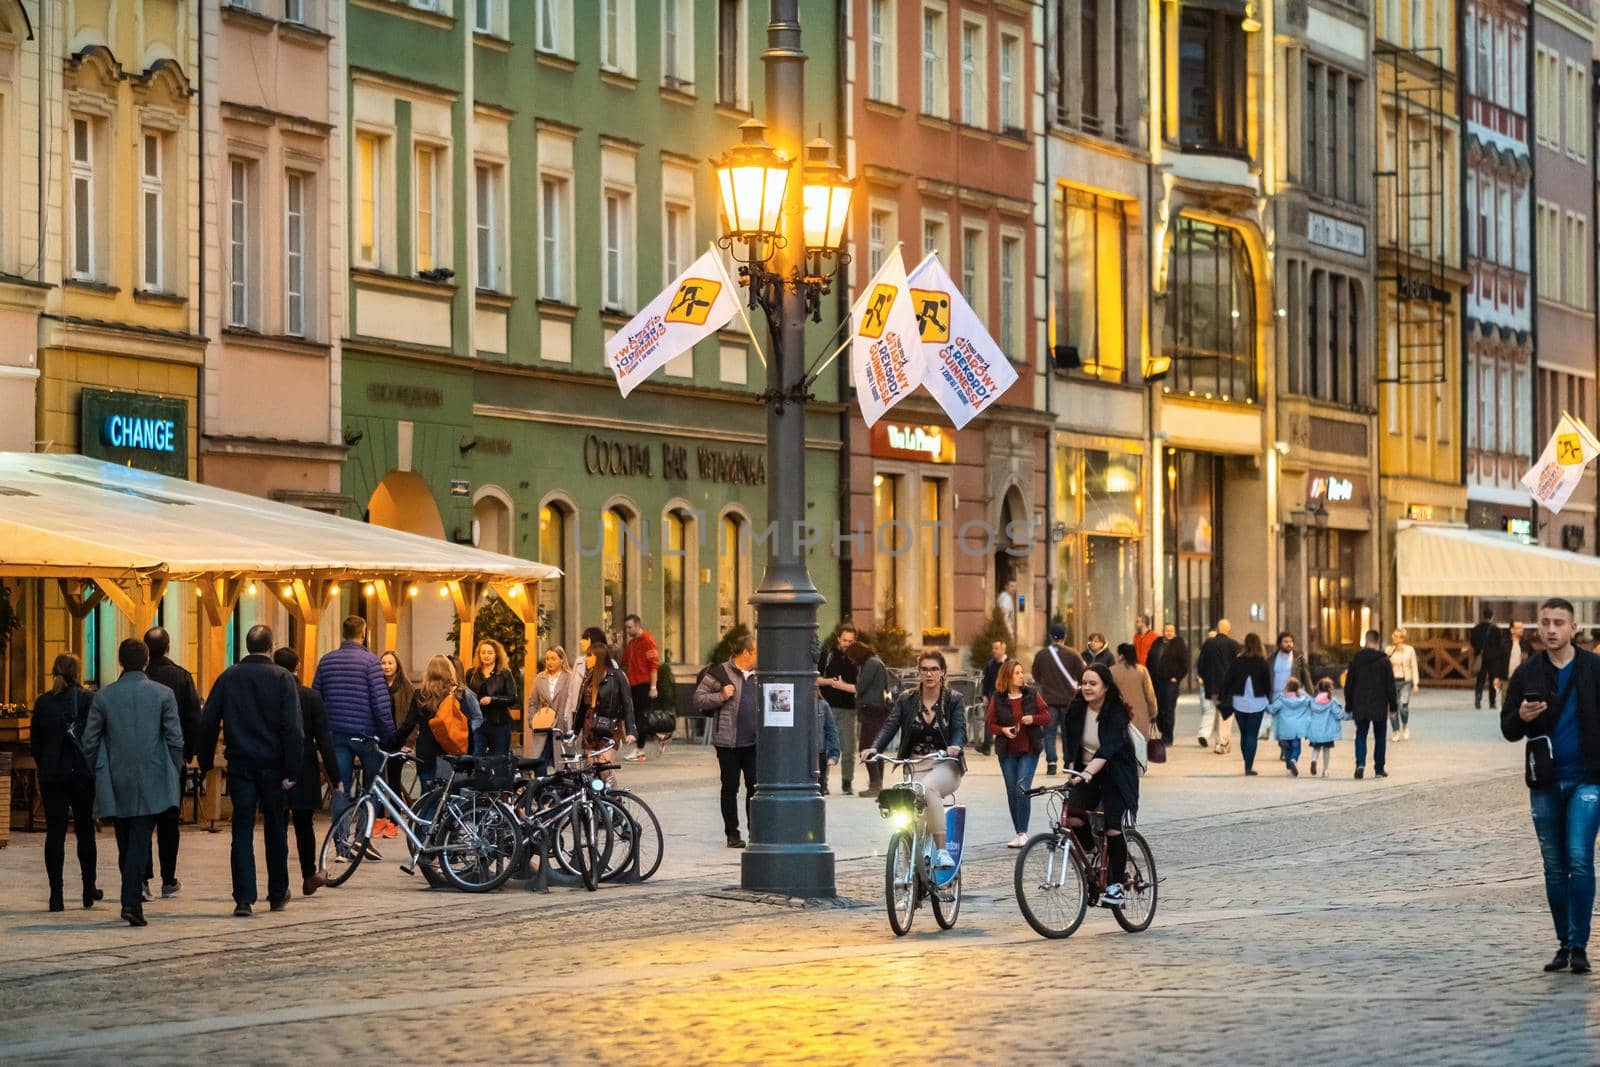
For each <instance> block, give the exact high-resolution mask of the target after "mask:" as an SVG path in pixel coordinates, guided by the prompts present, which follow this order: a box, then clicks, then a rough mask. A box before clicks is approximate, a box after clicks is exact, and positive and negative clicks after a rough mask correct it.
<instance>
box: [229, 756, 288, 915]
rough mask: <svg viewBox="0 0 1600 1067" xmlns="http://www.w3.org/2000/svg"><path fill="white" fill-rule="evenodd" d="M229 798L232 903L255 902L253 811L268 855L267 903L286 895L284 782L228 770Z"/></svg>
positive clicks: (268, 775) (263, 774) (272, 776)
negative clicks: (259, 824)
mask: <svg viewBox="0 0 1600 1067" xmlns="http://www.w3.org/2000/svg"><path fill="white" fill-rule="evenodd" d="M228 798H229V799H230V800H232V801H233V851H232V853H231V859H232V867H233V902H234V903H235V904H254V903H255V902H256V841H255V837H256V809H257V808H260V809H261V835H262V837H263V838H264V839H265V843H266V851H267V901H268V903H277V902H278V901H281V900H284V899H285V898H286V897H288V895H289V836H288V831H289V811H288V807H287V799H286V798H285V796H284V793H283V780H282V779H281V778H279V777H278V776H277V773H276V772H267V771H258V770H254V769H252V768H245V767H238V766H233V767H229V768H228Z"/></svg>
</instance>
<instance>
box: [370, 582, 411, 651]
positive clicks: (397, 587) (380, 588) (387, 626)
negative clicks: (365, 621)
mask: <svg viewBox="0 0 1600 1067" xmlns="http://www.w3.org/2000/svg"><path fill="white" fill-rule="evenodd" d="M372 592H373V597H374V599H376V600H377V602H378V614H379V615H380V616H382V617H383V631H382V634H381V636H379V639H378V640H377V641H375V642H370V643H369V647H372V651H374V652H376V653H378V654H379V655H382V654H383V653H385V652H390V651H393V650H394V649H396V648H398V647H399V645H400V610H401V609H402V608H404V607H405V606H406V582H405V580H404V579H402V578H374V579H373V580H372Z"/></svg>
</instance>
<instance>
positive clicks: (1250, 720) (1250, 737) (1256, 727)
mask: <svg viewBox="0 0 1600 1067" xmlns="http://www.w3.org/2000/svg"><path fill="white" fill-rule="evenodd" d="M1266 714H1267V713H1266V712H1264V711H1236V712H1234V713H1233V717H1234V718H1235V719H1238V720H1239V755H1241V756H1243V757H1244V769H1245V770H1247V771H1248V770H1251V769H1252V768H1254V767H1255V764H1256V744H1257V742H1259V741H1260V740H1261V720H1262V719H1264V718H1266Z"/></svg>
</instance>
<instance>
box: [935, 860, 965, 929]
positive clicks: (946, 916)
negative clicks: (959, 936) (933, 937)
mask: <svg viewBox="0 0 1600 1067" xmlns="http://www.w3.org/2000/svg"><path fill="white" fill-rule="evenodd" d="M932 896H933V920H934V922H936V923H938V924H939V929H941V930H948V929H950V928H951V927H953V926H955V924H956V916H958V915H960V914H961V872H960V871H957V872H956V873H955V876H954V877H953V878H951V879H950V880H949V881H948V882H946V883H945V884H944V885H941V886H936V887H935V888H934V890H933V894H932ZM947 896H948V897H949V898H950V899H948V900H946V899H945V897H947Z"/></svg>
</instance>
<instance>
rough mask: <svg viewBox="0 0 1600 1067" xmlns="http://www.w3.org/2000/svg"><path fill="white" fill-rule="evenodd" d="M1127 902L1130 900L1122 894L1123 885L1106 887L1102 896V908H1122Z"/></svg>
mask: <svg viewBox="0 0 1600 1067" xmlns="http://www.w3.org/2000/svg"><path fill="white" fill-rule="evenodd" d="M1127 901H1128V898H1127V896H1126V894H1124V893H1123V892H1122V886H1121V885H1108V886H1106V891H1105V892H1104V893H1101V894H1100V907H1102V908H1120V907H1122V905H1124V904H1126V903H1127Z"/></svg>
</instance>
